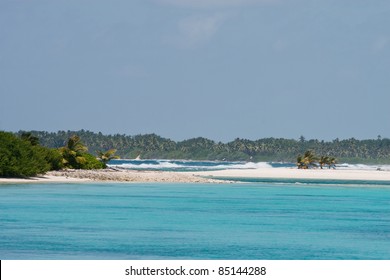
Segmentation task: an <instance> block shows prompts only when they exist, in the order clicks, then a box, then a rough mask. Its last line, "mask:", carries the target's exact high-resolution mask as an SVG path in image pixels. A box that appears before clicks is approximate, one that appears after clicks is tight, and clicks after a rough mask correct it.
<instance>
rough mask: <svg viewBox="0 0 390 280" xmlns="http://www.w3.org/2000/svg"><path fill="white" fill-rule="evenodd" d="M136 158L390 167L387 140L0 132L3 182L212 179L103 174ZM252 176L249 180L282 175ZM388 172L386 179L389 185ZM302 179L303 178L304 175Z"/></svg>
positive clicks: (119, 172)
mask: <svg viewBox="0 0 390 280" xmlns="http://www.w3.org/2000/svg"><path fill="white" fill-rule="evenodd" d="M139 155H142V158H144V159H148V158H149V159H185V160H213V161H251V162H261V161H269V162H271V161H274V162H292V163H296V166H297V168H296V169H319V170H322V169H328V170H331V169H332V170H333V169H334V168H335V167H336V162H337V161H338V162H349V163H356V162H358V163H376V164H388V163H390V139H387V138H381V137H380V136H378V138H377V139H372V140H356V139H354V138H352V139H347V140H339V139H336V140H333V141H330V142H325V141H319V140H306V139H305V138H304V137H300V138H299V139H297V140H294V139H283V138H278V139H277V138H265V139H259V140H256V141H251V140H247V139H238V138H237V139H235V140H234V141H232V142H229V143H221V142H215V141H212V140H209V139H206V138H201V137H200V138H194V139H189V140H185V141H180V142H175V141H173V140H170V139H167V138H163V137H160V136H158V135H155V134H147V135H136V136H126V135H120V134H116V135H103V134H102V133H94V132H90V131H85V130H80V131H66V132H65V131H58V132H56V133H52V132H44V131H19V132H18V133H11V132H0V177H3V178H4V177H8V178H12V177H16V178H28V177H33V176H37V175H42V174H46V176H55V177H64V178H78V179H90V180H98V181H106V180H111V181H137V182H151V181H160V182H209V181H210V180H212V179H213V178H211V177H212V176H214V174H212V173H199V172H198V173H197V174H185V173H184V172H181V173H180V174H177V173H173V172H170V173H169V174H164V172H157V173H156V172H151V171H145V172H138V171H129V170H126V172H125V171H124V170H113V169H112V168H108V169H107V163H108V162H109V161H110V160H112V159H117V158H119V157H120V158H136V157H137V156H139ZM97 170H100V171H99V172H97ZM252 173H253V172H252ZM252 173H251V175H250V176H252V175H253V176H265V177H267V176H271V175H272V176H280V175H278V174H270V175H264V174H260V175H259V174H257V173H256V174H252ZM360 173H361V172H360ZM363 173H364V172H363ZM387 173H388V172H385V175H386V176H387V177H386V176H385V178H384V180H387V179H388V180H390V177H388V175H389V174H387ZM163 174H164V175H163ZM218 174H219V175H221V174H222V173H221V172H219V173H218V172H217V173H216V176H218ZM300 174H301V175H300V176H302V174H303V173H300ZM307 174H311V173H310V172H306V173H305V176H306V175H307ZM313 174H314V173H313ZM322 174H325V171H324V172H322ZM331 174H335V173H334V172H333V173H331ZM225 175H226V174H225V173H224V174H222V175H221V176H224V177H225ZM228 175H229V174H228ZM355 175H356V174H355ZM210 176H211V177H210ZM245 176H248V174H245ZM283 176H287V175H283ZM288 176H290V177H291V176H293V175H291V174H290V175H288ZM294 176H295V175H294ZM313 176H314V175H313ZM316 176H317V175H316ZM332 176H333V175H332ZM381 176H383V175H381ZM206 177H207V179H205V178H206ZM208 177H210V178H208ZM355 177H356V176H355ZM200 178H201V179H200ZM364 178H365V177H364ZM364 178H363V179H364Z"/></svg>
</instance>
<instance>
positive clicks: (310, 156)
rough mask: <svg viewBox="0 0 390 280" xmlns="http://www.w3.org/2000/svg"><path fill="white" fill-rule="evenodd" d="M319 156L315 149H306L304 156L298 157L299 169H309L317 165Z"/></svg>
mask: <svg viewBox="0 0 390 280" xmlns="http://www.w3.org/2000/svg"><path fill="white" fill-rule="evenodd" d="M316 161H317V157H316V155H315V154H314V152H313V151H311V150H308V151H306V152H305V153H304V154H303V156H301V155H299V156H298V158H297V165H298V169H309V168H311V167H315V166H316Z"/></svg>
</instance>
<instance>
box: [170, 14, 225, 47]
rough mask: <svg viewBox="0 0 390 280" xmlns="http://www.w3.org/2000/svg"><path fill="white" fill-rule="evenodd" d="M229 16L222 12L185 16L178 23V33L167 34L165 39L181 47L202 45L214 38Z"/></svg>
mask: <svg viewBox="0 0 390 280" xmlns="http://www.w3.org/2000/svg"><path fill="white" fill-rule="evenodd" d="M228 18H229V16H228V15H227V14H221V13H217V14H213V15H196V16H190V17H187V18H184V19H182V20H180V21H179V22H178V23H177V30H176V34H174V35H173V36H167V37H166V38H165V41H166V43H169V44H173V45H175V46H177V47H180V48H196V47H200V46H202V45H204V44H206V43H207V42H209V41H210V40H211V39H212V37H213V36H214V35H215V34H216V33H217V32H218V30H219V29H220V27H221V26H222V24H223V23H224V22H225V21H226V20H227V19H228Z"/></svg>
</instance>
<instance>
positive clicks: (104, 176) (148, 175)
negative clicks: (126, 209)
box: [0, 169, 218, 184]
mask: <svg viewBox="0 0 390 280" xmlns="http://www.w3.org/2000/svg"><path fill="white" fill-rule="evenodd" d="M107 181H110V182H133V183H148V182H156V183H216V182H218V181H217V180H214V179H212V178H203V177H201V176H197V175H195V174H192V173H184V172H164V171H135V170H113V169H100V170H72V169H69V170H61V171H50V172H47V173H46V174H45V175H42V176H38V177H33V178H26V179H24V178H20V179H19V178H0V184H9V183H77V182H107Z"/></svg>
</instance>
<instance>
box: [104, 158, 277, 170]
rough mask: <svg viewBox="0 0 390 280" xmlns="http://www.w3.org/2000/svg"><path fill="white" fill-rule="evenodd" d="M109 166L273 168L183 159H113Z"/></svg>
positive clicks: (249, 164)
mask: <svg viewBox="0 0 390 280" xmlns="http://www.w3.org/2000/svg"><path fill="white" fill-rule="evenodd" d="M109 165H110V166H111V167H117V168H125V169H137V170H144V169H145V170H146V169H148V170H188V171H192V170H193V171H195V170H225V169H261V168H273V167H272V166H271V165H270V164H269V163H267V162H257V163H255V162H214V161H184V160H180V161H179V160H141V161H139V160H138V161H134V160H121V161H119V162H118V161H113V162H112V163H111V164H109Z"/></svg>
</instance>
